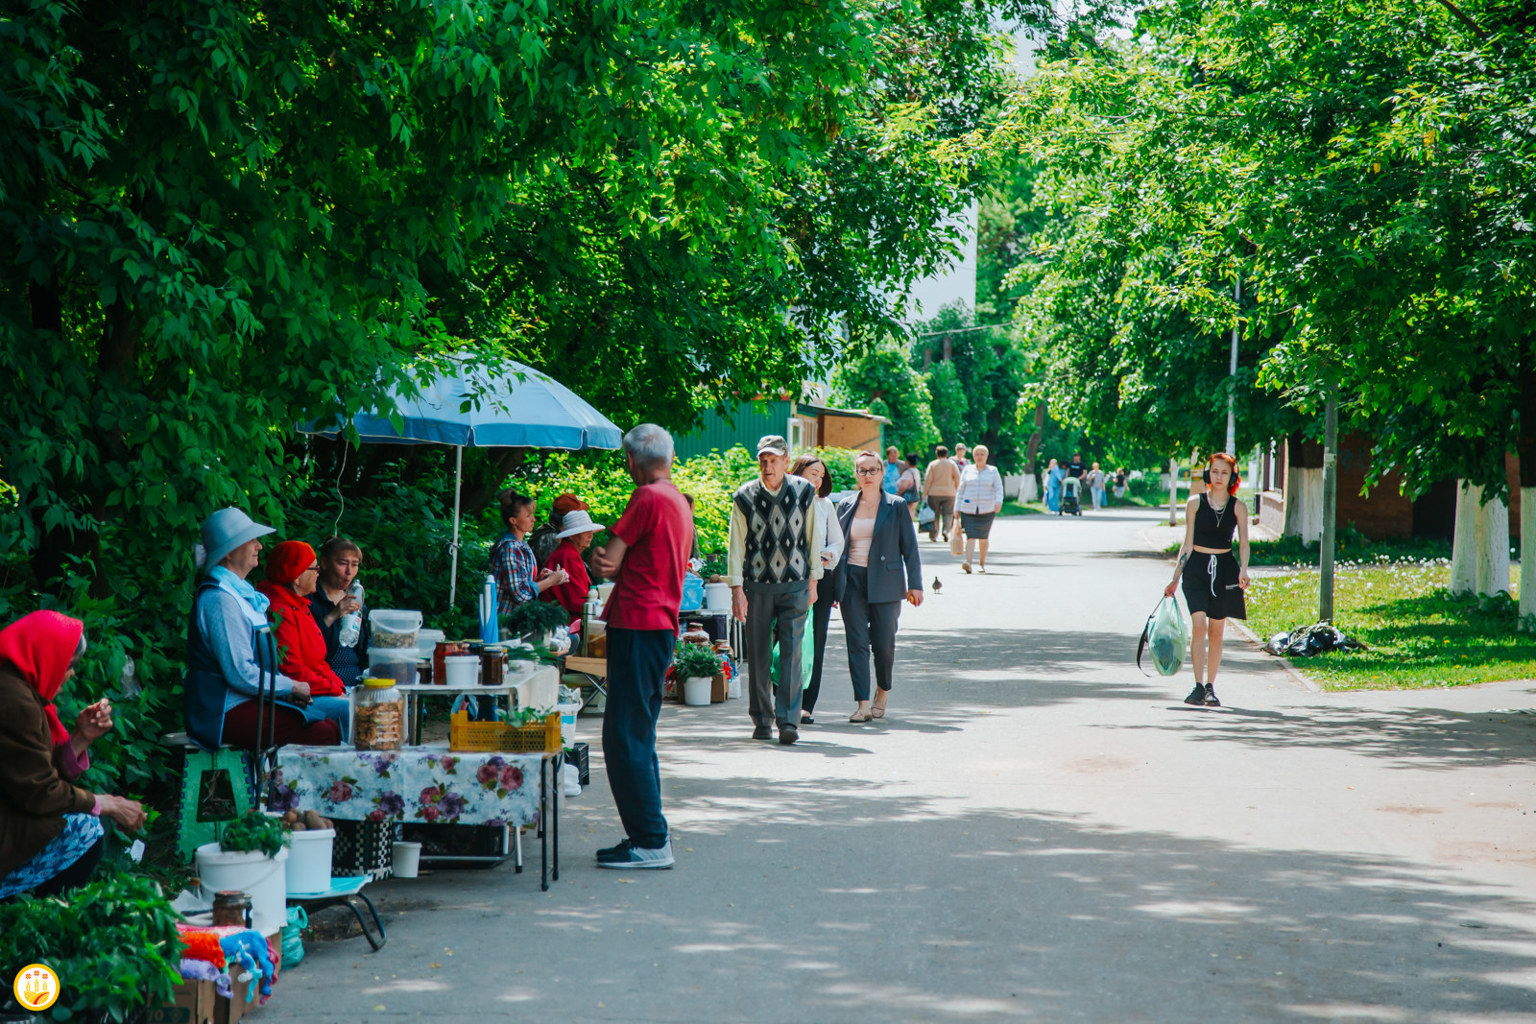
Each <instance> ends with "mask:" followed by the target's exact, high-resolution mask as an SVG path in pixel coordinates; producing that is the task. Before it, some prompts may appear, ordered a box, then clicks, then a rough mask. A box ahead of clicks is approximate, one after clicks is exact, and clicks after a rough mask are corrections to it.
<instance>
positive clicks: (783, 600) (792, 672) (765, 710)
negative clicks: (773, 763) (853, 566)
mask: <svg viewBox="0 0 1536 1024" xmlns="http://www.w3.org/2000/svg"><path fill="white" fill-rule="evenodd" d="M894 450H895V449H892V451H894ZM788 467H789V442H788V441H785V440H784V438H782V437H780V436H778V435H777V434H769V435H768V436H766V437H764V438H763V439H762V440H760V441H758V442H757V471H758V477H757V479H756V480H753V481H750V482H749V483H745V484H742V485H741V487H739V488H738V489H737V490H736V494H735V497H734V498H732V500H731V525H730V534H729V536H730V571H729V575H728V576H727V577H726V581H727V582H728V583H730V585H731V611H732V613H733V614H734V615H735V616H736V618H737V620H738V621H741V622H744V623H746V626H747V666H748V667H747V684H748V687H749V690H750V693H749V696H750V698H751V700H750V701H749V705H750V707H749V708H748V711H749V713H750V714H751V716H752V724H753V729H752V738H753V739H755V740H768V739H772V738H773V726H774V725H775V724H776V725H777V726H778V728H779V742H780V743H782V744H784V745H785V746H788V745H789V744H791V743H794V742H795V741H796V740H798V739H799V738H800V702H801V698H802V696H803V690H804V680H803V679H802V678H801V675H800V644H801V642H802V641H803V640H804V639H805V620H806V616H807V614H808V613H809V612H810V610H811V606H812V605H814V604H815V603H816V596H817V594H816V582H817V581H818V580H820V579H821V578H822V575H823V574H822V569H821V546H822V528H821V524H820V523H819V522H818V519H819V518H820V516H819V513H818V511H817V508H816V491H815V489H814V488H812V487H811V485H810V484H809V483H808V482H806V481H805V480H802V479H801V478H800V477H797V476H788V475H786V473H785V472H784V471H785V470H786V469H787V468H788ZM775 642H777V643H778V645H779V678H778V679H777V680H775V679H774V678H773V675H772V672H773V667H772V666H773V645H774V643H775Z"/></svg>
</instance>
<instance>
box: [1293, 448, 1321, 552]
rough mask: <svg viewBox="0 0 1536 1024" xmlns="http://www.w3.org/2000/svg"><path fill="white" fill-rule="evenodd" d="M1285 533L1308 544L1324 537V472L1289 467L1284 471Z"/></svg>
mask: <svg viewBox="0 0 1536 1024" xmlns="http://www.w3.org/2000/svg"><path fill="white" fill-rule="evenodd" d="M1285 534H1286V536H1296V537H1300V538H1301V539H1302V540H1303V541H1305V542H1306V543H1308V544H1311V543H1313V542H1314V541H1318V540H1321V539H1322V536H1323V471H1322V470H1321V469H1300V468H1298V467H1296V466H1291V467H1288V468H1287V469H1286V471H1285Z"/></svg>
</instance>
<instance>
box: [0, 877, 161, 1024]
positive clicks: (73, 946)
mask: <svg viewBox="0 0 1536 1024" xmlns="http://www.w3.org/2000/svg"><path fill="white" fill-rule="evenodd" d="M177 920H179V918H178V916H177V914H176V912H175V911H174V910H172V909H171V905H170V903H169V902H167V900H166V898H165V894H164V893H163V892H162V891H161V889H160V886H159V885H158V884H157V883H155V882H154V881H153V880H152V879H149V878H145V877H142V876H139V875H130V874H109V875H106V876H104V877H101V878H98V879H96V880H95V881H92V882H88V883H86V884H85V885H83V886H80V887H79V888H77V889H73V890H71V891H70V892H69V893H68V894H66V895H64V896H53V897H44V898H38V897H35V896H30V895H25V894H23V895H21V896H17V897H16V898H14V899H11V900H7V901H5V902H3V903H0V975H3V976H4V978H5V979H6V987H7V988H9V987H10V985H9V981H10V979H12V978H14V977H15V976H16V975H17V973H18V972H19V971H20V970H21V969H22V968H23V967H25V966H27V965H28V964H33V963H42V964H47V965H48V966H49V967H52V968H53V969H54V971H55V972H56V973H57V974H58V976H59V984H60V989H61V991H60V993H59V998H58V1001H57V1002H56V1003H54V1005H53V1007H52V1009H50V1010H47V1011H45V1012H43V1013H39V1014H37V1019H38V1020H65V1019H68V1020H82V1021H103V1022H105V1021H111V1022H119V1021H129V1020H133V1019H136V1018H138V1017H139V1016H140V1015H141V1014H142V1013H143V1011H144V1008H145V1007H146V1006H150V1007H153V1006H162V1005H164V1004H167V1003H169V1002H170V1001H171V999H172V992H171V990H172V988H173V987H174V986H175V985H176V984H177V983H179V982H180V981H181V972H180V971H179V970H178V969H177V964H178V963H179V961H180V959H181V942H180V940H179V938H178V937H177V933H176V922H177ZM6 994H7V995H9V993H6ZM8 1005H10V1004H8V1003H6V1002H4V1001H0V1008H3V1007H6V1006H8ZM0 1019H16V1020H23V1019H26V1015H20V1014H13V1013H10V1012H9V1011H8V1010H4V1009H0Z"/></svg>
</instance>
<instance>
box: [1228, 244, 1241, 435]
mask: <svg viewBox="0 0 1536 1024" xmlns="http://www.w3.org/2000/svg"><path fill="white" fill-rule="evenodd" d="M1232 297H1233V298H1234V299H1235V300H1236V301H1237V305H1238V306H1239V308H1240V307H1241V306H1242V304H1243V275H1242V274H1238V275H1237V281H1236V282H1235V283H1234V284H1233V285H1232ZM1227 372H1228V377H1227V447H1226V451H1227V452H1228V453H1229V454H1231V455H1233V456H1236V455H1237V413H1236V409H1237V321H1236V320H1235V319H1234V320H1233V321H1232V365H1231V367H1230V369H1229V370H1228V371H1227Z"/></svg>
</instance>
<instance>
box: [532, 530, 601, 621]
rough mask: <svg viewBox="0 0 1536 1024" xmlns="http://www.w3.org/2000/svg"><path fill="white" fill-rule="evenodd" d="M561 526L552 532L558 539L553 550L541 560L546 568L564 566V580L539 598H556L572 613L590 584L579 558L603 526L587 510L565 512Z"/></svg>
mask: <svg viewBox="0 0 1536 1024" xmlns="http://www.w3.org/2000/svg"><path fill="white" fill-rule="evenodd" d="M562 523H563V524H564V529H562V530H561V531H560V532H559V533H558V534H556V535H555V536H556V537H557V538H558V539H559V541H560V543H559V544H558V545H556V547H555V550H554V551H552V552H550V555H549V558H548V559H546V560H545V562H544V566H543V567H544V568H545V569H564V570H565V576H566V580H565V582H564V583H559V584H556V585H555V586H553V587H550V588H549V589H548V590H546V591H544V593H542V594H540V595H539V598H540V600H543V601H555V602H557V603H559V605H560V607H562V608H564V609H565V610H566V611H567V612H569V613H570V614H571V615H573V616H576V615H580V614H581V606H582V605H583V604H584V603H585V602H586V600H587V592H588V590H590V589H591V587H592V580H591V577H589V576H588V575H587V563H586V561H585V560H584V559H583V558H582V553H583V552H585V551H586V550H587V548H589V547H591V546H592V538H593V537H595V536H596V535H597V531H599V530H606V529H607V528H608V527H607V526H606V525H605V524H603V523H594V522H593V521H592V516H591V515H589V514H588V513H587V512H586V511H584V510H583V511H576V512H567V513H566V514H565V519H563V520H562Z"/></svg>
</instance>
